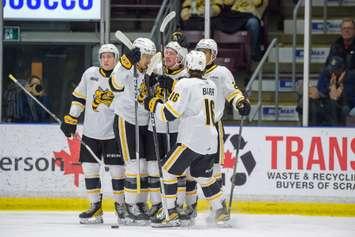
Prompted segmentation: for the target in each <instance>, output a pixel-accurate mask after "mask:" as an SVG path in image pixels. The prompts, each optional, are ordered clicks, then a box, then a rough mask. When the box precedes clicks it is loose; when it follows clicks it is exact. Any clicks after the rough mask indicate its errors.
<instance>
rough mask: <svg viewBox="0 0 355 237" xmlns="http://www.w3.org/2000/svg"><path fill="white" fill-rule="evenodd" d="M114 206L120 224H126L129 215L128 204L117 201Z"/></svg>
mask: <svg viewBox="0 0 355 237" xmlns="http://www.w3.org/2000/svg"><path fill="white" fill-rule="evenodd" d="M114 206H115V214H116V216H117V222H118V224H124V223H125V218H126V215H127V211H126V205H125V204H119V203H117V202H115V204H114Z"/></svg>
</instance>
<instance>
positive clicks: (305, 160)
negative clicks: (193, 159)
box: [224, 127, 355, 202]
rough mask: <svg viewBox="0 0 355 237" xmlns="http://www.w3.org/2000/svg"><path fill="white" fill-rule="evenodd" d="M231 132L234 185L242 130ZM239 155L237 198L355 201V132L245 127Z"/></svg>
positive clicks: (228, 152) (228, 160)
mask: <svg viewBox="0 0 355 237" xmlns="http://www.w3.org/2000/svg"><path fill="white" fill-rule="evenodd" d="M225 133H226V135H225V162H224V167H225V172H226V181H227V183H230V182H229V180H230V175H231V173H232V168H233V165H234V162H233V161H234V158H235V154H236V149H235V148H236V144H237V140H238V127H226V128H225ZM239 154H240V156H239V158H238V162H237V176H236V177H237V178H239V181H238V183H239V185H238V186H237V187H236V189H237V191H236V192H237V195H246V196H249V195H252V196H258V197H264V198H266V199H267V198H268V197H272V196H278V197H283V198H284V199H295V197H299V199H301V200H302V197H319V198H325V197H327V198H333V199H344V198H345V199H347V200H352V201H353V202H354V201H355V195H354V194H355V129H354V128H302V127H301V128H299V127H294V128H292V127H291V128H290V127H287V128H286V127H285V128H281V127H270V128H267V127H245V128H243V134H242V139H241V149H240V152H239ZM229 185H230V184H227V189H228V188H229ZM228 192H229V190H228Z"/></svg>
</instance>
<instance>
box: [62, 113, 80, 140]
mask: <svg viewBox="0 0 355 237" xmlns="http://www.w3.org/2000/svg"><path fill="white" fill-rule="evenodd" d="M77 124H78V119H77V118H75V117H73V116H71V115H69V114H68V115H65V116H64V121H63V122H62V124H61V125H60V129H61V130H62V131H63V133H64V135H65V136H66V137H71V136H72V135H74V134H75V131H76V125H77Z"/></svg>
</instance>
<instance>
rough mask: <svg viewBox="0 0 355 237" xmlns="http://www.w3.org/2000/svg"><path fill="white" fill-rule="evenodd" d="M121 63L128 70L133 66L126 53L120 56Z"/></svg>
mask: <svg viewBox="0 0 355 237" xmlns="http://www.w3.org/2000/svg"><path fill="white" fill-rule="evenodd" d="M120 63H121V65H122V66H123V67H124V68H126V69H127V70H130V69H131V68H132V63H131V61H129V59H128V58H127V56H126V55H125V54H124V55H122V57H121V58H120Z"/></svg>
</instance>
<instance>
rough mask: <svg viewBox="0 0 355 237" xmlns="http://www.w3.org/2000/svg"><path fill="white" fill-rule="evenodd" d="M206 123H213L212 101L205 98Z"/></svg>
mask: <svg viewBox="0 0 355 237" xmlns="http://www.w3.org/2000/svg"><path fill="white" fill-rule="evenodd" d="M205 113H206V125H208V126H210V125H214V101H213V100H209V99H205Z"/></svg>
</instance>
